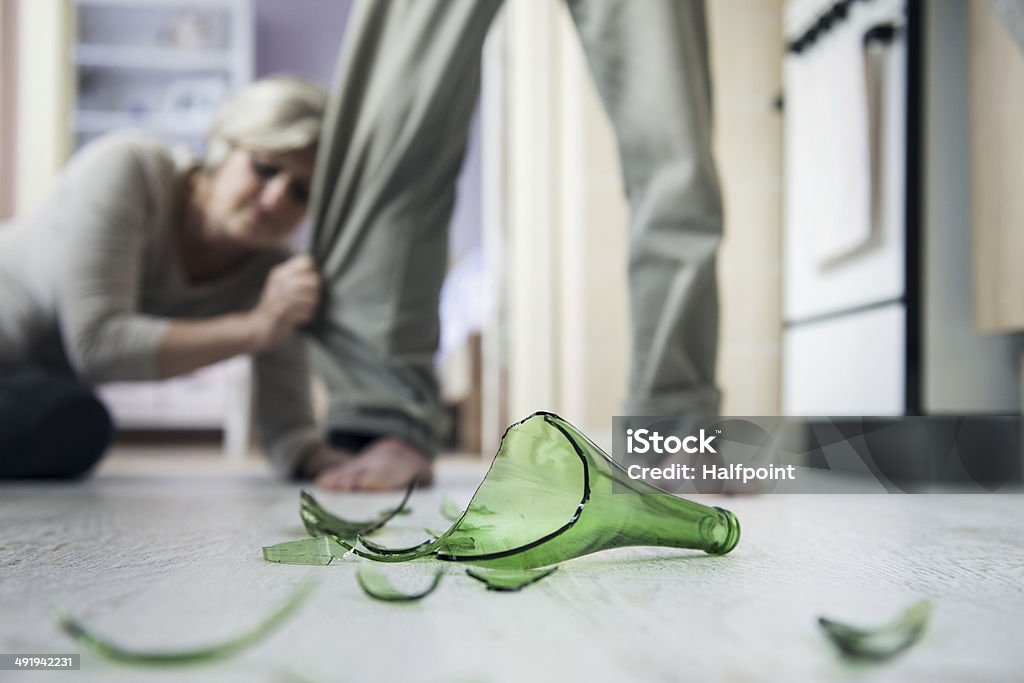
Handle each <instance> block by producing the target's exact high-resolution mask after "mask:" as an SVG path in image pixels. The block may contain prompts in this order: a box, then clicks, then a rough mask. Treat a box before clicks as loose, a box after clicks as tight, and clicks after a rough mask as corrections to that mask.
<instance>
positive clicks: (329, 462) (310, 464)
mask: <svg viewBox="0 0 1024 683" xmlns="http://www.w3.org/2000/svg"><path fill="white" fill-rule="evenodd" d="M354 457H355V456H353V455H352V453H351V452H350V451H346V450H342V449H340V448H334V447H333V446H328V445H326V444H324V445H321V446H320V447H319V448H317V449H316V450H314V451H312V452H311V453H310V454H309V455H307V456H306V459H305V460H303V461H302V464H301V465H299V470H298V473H297V474H298V477H299V478H300V479H313V478H315V477H316V476H317V475H318V474H320V473H321V472H324V471H326V470H328V469H331V468H333V467H338V466H339V465H343V464H344V463H347V462H351V461H352V459H353V458H354Z"/></svg>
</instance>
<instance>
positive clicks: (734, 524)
mask: <svg viewBox="0 0 1024 683" xmlns="http://www.w3.org/2000/svg"><path fill="white" fill-rule="evenodd" d="M715 511H716V512H717V513H718V515H719V517H720V518H721V526H720V528H723V529H725V536H724V538H722V540H721V541H719V542H718V543H716V544H715V545H714V546H713V547H711V548H709V549H708V551H707V552H708V554H709V555H725V554H726V553H727V552H729V551H730V550H732V549H733V548H735V547H736V544H737V543H739V542H740V521H739V520H738V519H736V515H734V514H733V513H731V512H729V511H728V510H725V509H723V508H720V507H716V508H715Z"/></svg>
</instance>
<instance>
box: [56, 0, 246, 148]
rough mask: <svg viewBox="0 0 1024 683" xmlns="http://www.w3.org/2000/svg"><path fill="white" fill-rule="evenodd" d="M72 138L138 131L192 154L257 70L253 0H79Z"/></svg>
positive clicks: (73, 56) (81, 139)
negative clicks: (230, 96) (227, 101)
mask: <svg viewBox="0 0 1024 683" xmlns="http://www.w3.org/2000/svg"><path fill="white" fill-rule="evenodd" d="M74 6H75V9H76V25H77V29H76V36H75V42H74V45H73V46H72V49H71V55H70V59H71V63H72V64H73V66H74V70H75V75H76V81H77V84H76V85H77V100H76V106H75V109H74V112H73V116H72V121H71V127H72V130H73V131H74V135H75V145H76V147H80V146H81V145H83V144H85V143H87V142H88V141H89V140H91V139H93V138H95V137H97V136H100V135H103V134H105V133H109V132H111V131H114V130H120V129H124V128H133V129H137V130H141V131H144V132H147V133H150V134H152V135H153V136H155V137H158V138H160V139H163V140H165V141H167V142H169V143H177V144H181V143H184V144H186V145H188V146H189V147H191V148H192V149H193V150H194V151H199V150H200V149H201V147H202V142H203V134H204V133H205V131H206V128H207V126H208V125H209V123H210V121H211V119H212V117H213V114H214V112H215V111H216V109H217V107H218V106H219V105H220V104H221V103H222V102H223V101H224V99H225V98H226V97H227V96H228V94H229V93H230V92H232V91H233V90H235V89H237V88H239V87H240V86H242V85H244V84H245V83H248V82H249V81H251V80H252V77H253V63H254V38H253V36H254V20H253V9H252V4H251V0H202V1H200V0H74Z"/></svg>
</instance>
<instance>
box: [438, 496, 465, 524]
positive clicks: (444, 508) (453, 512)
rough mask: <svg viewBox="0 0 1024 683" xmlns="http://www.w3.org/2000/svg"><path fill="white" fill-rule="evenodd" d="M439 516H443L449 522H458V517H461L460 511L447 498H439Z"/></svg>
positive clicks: (453, 502)
mask: <svg viewBox="0 0 1024 683" xmlns="http://www.w3.org/2000/svg"><path fill="white" fill-rule="evenodd" d="M441 515H442V516H444V518H445V519H447V520H448V521H449V522H456V521H458V519H459V517H461V516H462V510H460V509H459V506H458V505H456V504H455V501H453V500H452V499H451V498H449V497H448V496H442V497H441Z"/></svg>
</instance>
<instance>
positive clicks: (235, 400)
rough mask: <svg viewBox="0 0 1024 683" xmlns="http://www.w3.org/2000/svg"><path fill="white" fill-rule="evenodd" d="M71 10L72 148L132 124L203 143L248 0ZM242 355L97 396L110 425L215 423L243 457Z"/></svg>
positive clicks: (236, 55) (106, 3)
mask: <svg viewBox="0 0 1024 683" xmlns="http://www.w3.org/2000/svg"><path fill="white" fill-rule="evenodd" d="M69 1H71V2H72V4H73V6H74V8H75V15H76V21H75V23H76V31H75V40H74V42H73V44H72V46H71V49H70V55H69V57H70V61H71V65H72V68H73V69H74V73H75V76H76V86H77V88H76V90H77V92H76V100H75V106H74V108H73V110H72V117H71V121H70V126H71V129H72V131H73V134H74V139H75V146H76V148H77V147H81V146H82V145H84V144H86V143H87V142H89V141H90V140H92V139H93V138H95V137H99V136H101V135H105V134H107V133H110V132H113V131H116V130H124V129H134V130H139V131H142V132H145V133H148V134H150V135H152V136H153V137H156V138H159V139H161V140H163V141H165V142H167V143H168V144H179V145H180V144H185V145H187V146H188V147H190V148H191V149H192V150H193V151H194V152H199V151H201V149H202V145H203V137H204V135H205V133H206V130H207V128H208V126H209V124H210V121H211V120H212V117H213V114H214V113H215V111H216V109H217V108H218V107H219V106H220V104H221V103H222V102H223V101H224V99H225V98H226V97H227V96H228V95H229V94H230V93H231V92H232V91H234V90H235V89H237V88H239V87H241V86H242V85H244V84H246V83H248V82H249V81H251V80H252V77H253V64H254V51H253V50H254V38H253V36H254V20H253V8H252V4H251V0H69ZM250 366H251V363H250V361H249V359H248V358H236V359H232V360H230V361H227V362H224V363H220V364H217V365H213V366H210V367H208V368H204V369H202V370H200V371H198V372H195V373H192V374H190V375H188V376H186V377H181V378H176V379H173V380H168V381H164V382H131V383H128V382H125V383H116V384H110V385H107V386H104V387H101V389H100V393H101V395H102V396H103V397H104V400H105V401H106V403H107V405H108V406H109V407H110V409H111V412H112V413H113V415H114V419H115V421H116V422H117V424H118V426H119V427H120V428H123V429H136V430H177V429H183V430H206V429H216V430H223V433H224V447H225V452H226V454H227V455H228V457H235V458H237V457H242V456H244V454H245V453H246V451H247V449H248V443H249V432H250V395H251V391H250V389H251V382H252V379H251V369H250Z"/></svg>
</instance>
